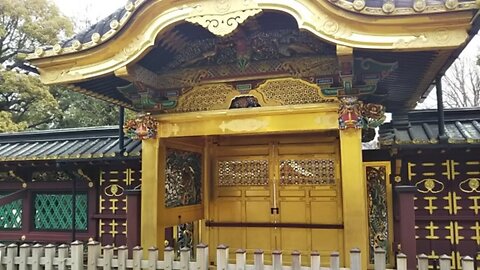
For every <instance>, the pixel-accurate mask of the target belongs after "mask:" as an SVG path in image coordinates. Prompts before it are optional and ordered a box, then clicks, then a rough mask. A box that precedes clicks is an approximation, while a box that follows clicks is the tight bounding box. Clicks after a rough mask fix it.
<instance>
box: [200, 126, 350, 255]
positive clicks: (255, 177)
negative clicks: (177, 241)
mask: <svg viewBox="0 0 480 270" xmlns="http://www.w3.org/2000/svg"><path fill="white" fill-rule="evenodd" d="M318 137H321V136H318V135H317V136H315V137H314V136H312V137H308V136H293V135H292V136H288V137H287V136H278V137H272V136H269V137H249V138H247V137H242V138H238V137H237V138H235V137H230V138H222V139H219V140H218V141H217V142H216V143H215V144H214V145H213V151H212V152H213V153H212V154H213V157H214V158H213V159H212V164H211V165H212V168H213V170H212V177H213V181H211V184H212V186H211V187H212V190H213V192H212V194H211V197H212V201H211V204H210V218H209V221H208V222H207V223H206V224H207V226H208V227H209V229H210V234H209V235H210V243H211V244H213V245H218V244H226V245H228V246H229V247H230V252H232V253H233V252H235V250H237V249H239V248H242V249H246V250H247V252H248V254H250V257H249V259H251V258H252V257H251V254H252V253H253V251H254V250H257V249H262V250H264V251H265V254H266V255H267V256H266V257H265V260H266V261H269V260H270V256H269V254H271V251H272V250H282V251H283V254H284V261H287V262H288V261H289V259H290V258H289V257H290V256H289V255H290V254H291V252H292V251H294V250H298V251H300V252H302V254H303V255H307V254H309V253H310V252H311V251H314V250H315V251H319V252H320V255H321V256H322V257H323V258H322V259H323V262H324V263H327V262H328V260H326V259H327V257H328V256H329V254H330V253H331V252H332V251H341V250H343V230H342V228H343V225H342V205H341V201H342V199H341V187H340V169H339V168H340V166H339V165H340V164H339V154H338V153H339V151H338V139H337V138H335V137H333V136H331V137H324V136H323V137H321V138H318ZM232 257H233V256H232ZM341 257H342V256H341ZM304 262H305V260H304Z"/></svg>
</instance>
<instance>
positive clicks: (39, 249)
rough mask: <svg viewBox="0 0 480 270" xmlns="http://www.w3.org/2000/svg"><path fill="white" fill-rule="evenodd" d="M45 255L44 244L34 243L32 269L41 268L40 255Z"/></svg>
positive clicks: (37, 269)
mask: <svg viewBox="0 0 480 270" xmlns="http://www.w3.org/2000/svg"><path fill="white" fill-rule="evenodd" d="M42 256H43V246H42V245H40V244H35V245H33V248H32V268H31V269H32V270H40V257H42Z"/></svg>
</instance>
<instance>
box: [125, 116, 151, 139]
mask: <svg viewBox="0 0 480 270" xmlns="http://www.w3.org/2000/svg"><path fill="white" fill-rule="evenodd" d="M157 126H158V122H157V120H156V119H155V118H153V117H152V116H150V115H144V116H141V117H139V118H136V119H131V120H128V121H127V122H126V123H125V124H124V125H123V131H124V132H125V135H126V136H127V137H129V138H130V139H133V140H146V139H150V138H155V136H156V135H157Z"/></svg>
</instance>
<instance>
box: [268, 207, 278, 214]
mask: <svg viewBox="0 0 480 270" xmlns="http://www.w3.org/2000/svg"><path fill="white" fill-rule="evenodd" d="M270 214H272V215H273V214H277V215H278V214H280V209H279V208H278V207H272V208H270Z"/></svg>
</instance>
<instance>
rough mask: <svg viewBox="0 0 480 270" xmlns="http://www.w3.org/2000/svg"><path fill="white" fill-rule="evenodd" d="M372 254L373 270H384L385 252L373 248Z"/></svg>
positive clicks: (381, 249)
mask: <svg viewBox="0 0 480 270" xmlns="http://www.w3.org/2000/svg"><path fill="white" fill-rule="evenodd" d="M373 252H374V253H373V268H374V269H375V270H385V268H386V261H385V254H386V253H387V252H386V251H385V250H384V249H383V248H375V250H374V251H373Z"/></svg>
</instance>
